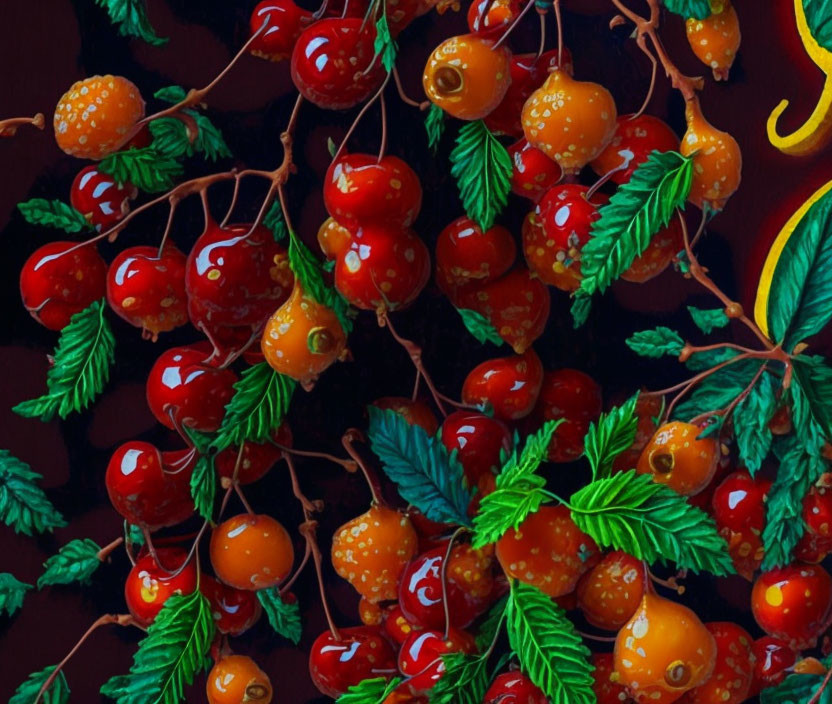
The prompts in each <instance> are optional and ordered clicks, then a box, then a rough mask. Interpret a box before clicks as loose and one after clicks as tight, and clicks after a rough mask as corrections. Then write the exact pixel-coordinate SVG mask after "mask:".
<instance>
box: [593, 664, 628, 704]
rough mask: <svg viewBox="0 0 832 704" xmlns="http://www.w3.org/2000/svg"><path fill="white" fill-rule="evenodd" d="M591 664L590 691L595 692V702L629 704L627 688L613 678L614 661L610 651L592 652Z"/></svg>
mask: <svg viewBox="0 0 832 704" xmlns="http://www.w3.org/2000/svg"><path fill="white" fill-rule="evenodd" d="M592 664H593V665H595V672H593V673H592V677H593V679H594V682H593V683H592V691H593V692H595V698H596V699H597V700H598V701H597V704H629V703H630V702H632V701H633V700H632V699H631V698H630V696H629V695H628V694H627V688H626V687H624V686H622V685H620V684H618V682H617V681H616V679H615V678H614V673H615V662H614V660H613V655H612V653H593V654H592Z"/></svg>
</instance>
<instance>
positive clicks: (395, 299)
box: [335, 227, 430, 311]
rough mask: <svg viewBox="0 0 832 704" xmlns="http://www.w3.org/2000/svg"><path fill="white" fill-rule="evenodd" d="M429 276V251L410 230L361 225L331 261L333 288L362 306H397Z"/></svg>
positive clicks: (413, 294) (413, 297)
mask: <svg viewBox="0 0 832 704" xmlns="http://www.w3.org/2000/svg"><path fill="white" fill-rule="evenodd" d="M429 277H430V254H429V253H428V248H427V247H426V246H425V243H424V242H422V240H420V239H419V238H418V237H417V236H416V235H415V234H414V233H413V231H412V230H409V229H403V230H398V229H387V228H371V227H362V228H361V229H360V230H358V232H356V233H355V236H354V237H353V238H352V239H351V240H350V245H349V247H348V249H347V250H346V251H345V252H342V253H341V254H340V255H339V256H338V259H337V260H336V262H335V288H337V289H338V291H339V292H340V293H341V295H342V296H343V297H344V298H346V299H347V301H349V302H350V303H351V304H352V305H354V306H356V307H357V308H362V309H364V310H387V311H393V310H399V309H401V308H405V307H406V306H408V305H409V304H410V303H412V302H413V301H414V300H416V297H417V296H418V295H419V294H420V293H421V291H422V289H423V288H424V287H425V284H426V283H427V281H428V278H429Z"/></svg>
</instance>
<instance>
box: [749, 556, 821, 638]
mask: <svg viewBox="0 0 832 704" xmlns="http://www.w3.org/2000/svg"><path fill="white" fill-rule="evenodd" d="M830 608H832V577H830V576H829V573H828V572H827V571H826V570H825V569H823V567H821V566H819V565H789V566H787V567H782V568H779V569H775V570H771V571H769V572H764V573H763V574H761V575H760V576H759V577H758V578H757V581H756V582H754V589H753V590H752V592H751V611H752V612H753V614H754V618H755V620H756V621H757V623H758V624H759V626H760V628H762V629H763V630H764V631H765V632H766V633H768V634H769V635H770V636H774V637H775V638H780V639H781V640H784V641H786V642H787V643H788V644H789V645H790V646H791V647H793V648H795V649H796V650H804V649H806V648H811V647H814V645H815V641H816V640H817V638H818V636H819V635H820V634H821V632H822V631H823V629H824V627H825V624H826V619H827V617H828V615H829V610H830Z"/></svg>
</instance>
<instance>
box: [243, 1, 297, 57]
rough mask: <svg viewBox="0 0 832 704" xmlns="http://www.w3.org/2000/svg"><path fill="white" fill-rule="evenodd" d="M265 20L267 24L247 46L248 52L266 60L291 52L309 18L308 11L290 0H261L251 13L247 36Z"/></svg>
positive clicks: (288, 55) (289, 54)
mask: <svg viewBox="0 0 832 704" xmlns="http://www.w3.org/2000/svg"><path fill="white" fill-rule="evenodd" d="M267 19H268V22H269V24H268V26H267V27H266V29H265V30H264V31H263V32H262V33H261V34H260V36H258V37H257V39H255V40H254V41H253V42H252V43H251V44H250V45H249V52H250V53H251V54H253V55H254V56H259V57H260V58H261V59H267V60H268V61H282V60H283V59H288V58H289V57H290V56H291V55H292V48H293V47H294V46H295V42H296V41H297V40H298V37H299V36H300V33H301V32H302V31H303V29H304V27H306V24H307V23H308V22H310V21H311V20H312V13H311V12H309V11H308V10H304V9H303V8H301V7H298V6H297V5H296V4H295V3H294V2H293V0H263V2H259V3H257V5H255V7H254V9H253V10H252V12H251V19H250V20H249V36H253V35H254V33H255V32H256V31H257V30H258V29H260V27H262V26H263V22H265V21H266V20H267Z"/></svg>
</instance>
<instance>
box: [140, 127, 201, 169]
mask: <svg viewBox="0 0 832 704" xmlns="http://www.w3.org/2000/svg"><path fill="white" fill-rule="evenodd" d="M148 129H149V130H150V134H151V135H152V136H153V148H154V149H155V150H156V151H157V152H158V153H159V154H160V155H162V156H163V157H165V158H167V159H173V160H176V159H179V158H180V157H183V156H191V155H192V154H193V153H194V148H193V145H192V144H191V140H190V139H188V129H187V127H185V123H184V122H182V120H177V119H176V118H175V117H159V118H157V119H155V120H153V122H151V123H150V125H148Z"/></svg>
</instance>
